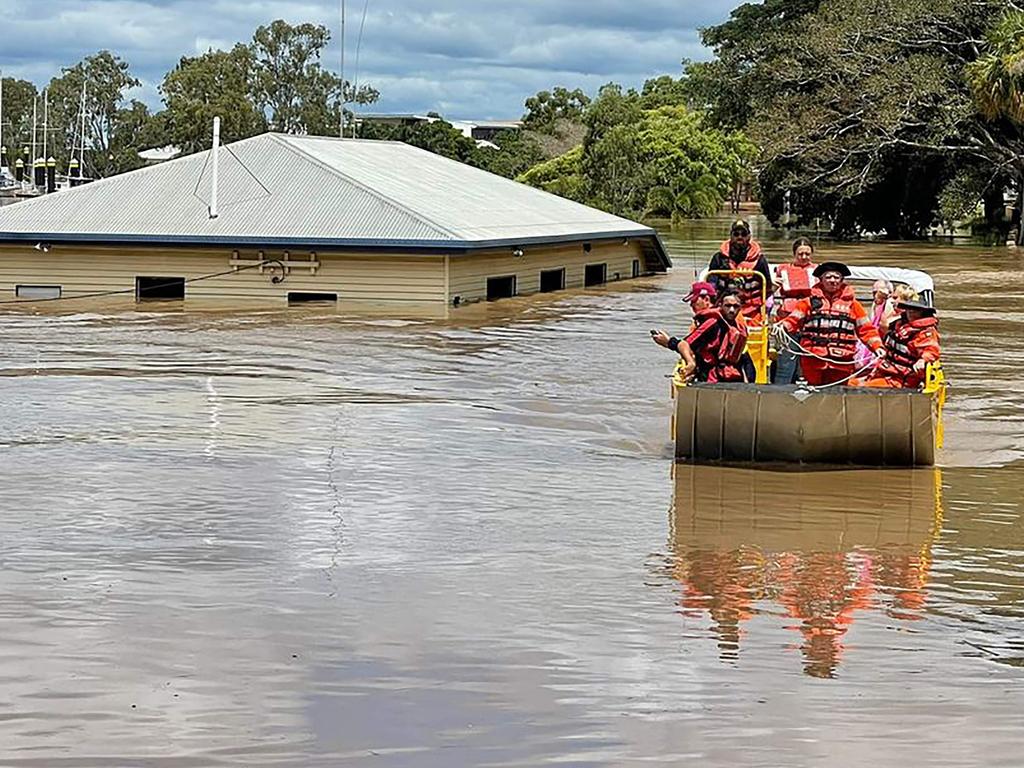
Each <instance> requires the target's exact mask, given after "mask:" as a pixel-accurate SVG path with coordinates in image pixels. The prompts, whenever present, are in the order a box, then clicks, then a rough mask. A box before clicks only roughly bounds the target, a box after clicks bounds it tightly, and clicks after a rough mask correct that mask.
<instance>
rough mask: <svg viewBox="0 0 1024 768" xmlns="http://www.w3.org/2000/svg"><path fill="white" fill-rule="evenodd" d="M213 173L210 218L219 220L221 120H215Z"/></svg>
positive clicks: (216, 118) (217, 118)
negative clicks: (218, 192) (218, 173)
mask: <svg viewBox="0 0 1024 768" xmlns="http://www.w3.org/2000/svg"><path fill="white" fill-rule="evenodd" d="M211 151H212V153H213V173H212V174H211V177H212V180H213V190H212V191H211V192H210V218H211V219H216V218H217V171H218V170H220V169H219V167H218V163H219V161H220V118H219V117H215V118H213V149H212V150H211Z"/></svg>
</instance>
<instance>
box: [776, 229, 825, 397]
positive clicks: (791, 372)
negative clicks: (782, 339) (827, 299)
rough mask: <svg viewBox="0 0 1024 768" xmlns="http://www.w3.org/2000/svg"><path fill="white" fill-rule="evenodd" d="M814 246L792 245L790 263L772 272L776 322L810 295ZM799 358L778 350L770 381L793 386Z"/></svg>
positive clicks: (801, 240) (802, 241)
mask: <svg viewBox="0 0 1024 768" xmlns="http://www.w3.org/2000/svg"><path fill="white" fill-rule="evenodd" d="M816 266H817V265H816V264H815V263H814V244H813V243H812V242H811V241H810V240H808V239H807V238H806V237H801V238H798V239H797V240H794V241H793V260H792V261H791V262H790V263H789V264H780V265H779V266H777V267H776V268H775V293H776V297H775V314H774V321H775V322H779V321H780V320H782V318H784V317H786V316H787V315H788V314H790V313H791V312H792V311H793V310H794V309H795V308H796V305H797V303H798V302H799V301H800V300H801V299H806V298H807V297H808V296H810V295H811V288H812V287H813V286H814V283H815V282H816V280H815V278H814V269H815V267H816ZM799 363H800V358H799V357H798V356H797V354H796V352H794V351H793V350H792V349H790V348H789V347H786V346H784V347H783V348H782V349H780V350H779V354H778V357H777V358H776V361H775V370H774V374H773V378H772V381H773V382H774V383H776V384H792V383H793V382H794V381H796V375H797V371H798V370H799V367H800V366H799Z"/></svg>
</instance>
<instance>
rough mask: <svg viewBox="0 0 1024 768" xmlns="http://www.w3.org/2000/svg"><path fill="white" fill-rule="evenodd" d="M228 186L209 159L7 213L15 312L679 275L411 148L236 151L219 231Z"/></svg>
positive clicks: (648, 251) (478, 174)
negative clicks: (116, 298) (77, 302)
mask: <svg viewBox="0 0 1024 768" xmlns="http://www.w3.org/2000/svg"><path fill="white" fill-rule="evenodd" d="M212 174H213V164H212V162H211V153H210V152H201V153H198V154H195V155H189V156H187V157H183V158H179V159H176V160H170V161H168V162H164V163H160V164H159V165H153V166H149V167H146V168H142V169H140V170H137V171H132V172H130V173H126V174H122V175H120V176H114V177H110V178H107V179H101V180H99V181H96V182H93V183H92V184H88V185H86V186H82V187H77V188H74V189H69V190H67V191H65V192H62V193H61V194H58V195H49V196H46V197H41V198H38V199H35V200H30V201H27V202H24V203H21V204H19V205H16V206H10V207H5V208H4V209H3V210H2V211H0V296H4V295H6V296H7V297H11V298H14V297H17V296H40V295H61V296H74V295H77V294H84V293H92V292H99V291H110V290H125V291H128V292H130V293H131V297H133V298H134V299H135V300H142V299H149V298H160V299H170V300H185V301H189V302H192V301H201V300H218V301H224V300H239V301H252V302H258V301H262V302H282V303H283V302H299V301H307V300H326V301H334V302H337V303H338V305H339V306H340V307H345V306H349V307H353V308H354V307H356V306H359V305H362V306H366V305H390V304H394V305H406V306H408V305H413V304H416V305H430V306H432V307H434V308H443V307H449V306H458V305H460V304H463V303H466V302H472V301H477V300H481V299H497V298H504V297H507V296H514V295H517V294H529V293H536V292H538V291H556V290H561V289H563V288H581V287H584V286H592V285H600V284H602V283H605V282H607V281H613V280H620V279H626V278H630V277H637V276H640V275H645V274H650V273H653V272H663V271H665V269H666V268H667V267H669V266H670V261H669V257H668V255H667V253H666V252H665V249H664V247H663V246H662V243H661V241H660V240H659V238H658V236H657V233H656V232H655V231H654V230H653V229H651V228H649V227H646V226H643V225H640V224H636V223H634V222H632V221H628V220H626V219H622V218H619V217H617V216H613V215H611V214H608V213H604V212H603V211H599V210H595V209H593V208H588V207H587V206H584V205H580V204H578V203H574V202H572V201H569V200H565V199H563V198H560V197H557V196H555V195H551V194H548V193H546V192H543V191H540V190H537V189H533V188H532V187H528V186H525V185H522V184H518V183H516V182H513V181H510V180H508V179H505V178H502V177H500V176H495V175H493V174H490V173H487V172H485V171H482V170H480V169H477V168H473V167H471V166H468V165H463V164H461V163H458V162H456V161H454V160H449V159H447V158H444V157H441V156H439V155H435V154H432V153H430V152H427V151H425V150H421V149H417V148H414V147H411V146H408V145H406V144H402V143H398V142H385V141H365V140H352V139H337V138H321V137H312V136H289V135H283V134H273V133H268V134H263V135H261V136H256V137H253V138H250V139H245V140H243V141H239V142H235V143H234V144H230V145H227V146H225V147H224V148H222V150H221V152H220V162H219V164H218V176H219V183H218V188H217V206H216V213H217V215H216V217H215V218H213V217H211V206H212V202H213V200H212V197H213V187H212ZM270 259H273V260H274V262H273V263H267V264H264V265H263V266H262V267H258V265H260V264H261V263H262V262H264V261H266V260H270ZM218 272H227V273H228V274H225V275H222V276H219V277H216V278H213V279H203V280H195V278H197V277H203V276H206V275H211V274H214V273H218ZM282 272H283V273H284V274H283V277H284V279H283V280H279V281H274V280H272V279H271V278H272V277H274V278H280V277H281V276H282Z"/></svg>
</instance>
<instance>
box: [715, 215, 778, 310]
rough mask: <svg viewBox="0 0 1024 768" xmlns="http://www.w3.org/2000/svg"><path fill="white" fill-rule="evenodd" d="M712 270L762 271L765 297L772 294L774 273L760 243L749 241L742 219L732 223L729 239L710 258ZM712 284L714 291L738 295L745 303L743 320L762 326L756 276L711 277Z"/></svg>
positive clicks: (758, 284) (748, 226)
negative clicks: (730, 292)
mask: <svg viewBox="0 0 1024 768" xmlns="http://www.w3.org/2000/svg"><path fill="white" fill-rule="evenodd" d="M711 270H727V271H731V270H744V271H751V272H760V273H761V275H762V277H763V278H764V296H766V297H767V296H771V295H772V273H771V270H770V269H769V267H768V260H767V259H766V258H765V255H764V253H763V252H762V250H761V244H760V243H758V242H757V241H756V240H752V239H751V238H750V225H749V224H748V223H747V222H746V221H744V220H743V219H737V220H736V221H734V222H733V224H732V227H731V228H730V230H729V239H728V240H726V241H725V242H724V243H722V245H721V247H720V248H719V249H718V252H717V253H715V255H714V256H712V257H711V263H710V264H708V271H711ZM708 280H709V282H710V283H711V284H712V285H714V286H715V290H717V291H718V292H719V293H724V292H725V291H726V290H730V289H731V290H735V291H738V292H739V295H740V299H741V301H742V302H743V310H742V311H743V317H744V318H745V319H746V320H747V321H749V322H751V323H753V324H755V325H757V326H759V327H760V325H761V312H762V310H763V308H764V301H762V293H761V289H762V283H761V280H759V279H758V278H757V277H754V276H753V275H736V276H735V277H728V276H726V275H709V276H708Z"/></svg>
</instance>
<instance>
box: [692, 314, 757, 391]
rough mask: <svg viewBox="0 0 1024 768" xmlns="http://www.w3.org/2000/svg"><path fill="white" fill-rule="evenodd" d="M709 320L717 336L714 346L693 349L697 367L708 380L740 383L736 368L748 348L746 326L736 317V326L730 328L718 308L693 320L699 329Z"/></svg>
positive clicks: (740, 379) (741, 376)
mask: <svg viewBox="0 0 1024 768" xmlns="http://www.w3.org/2000/svg"><path fill="white" fill-rule="evenodd" d="M709 320H714V321H716V326H717V328H718V330H719V336H718V338H717V339H716V340H715V343H713V344H707V345H705V346H703V347H701V348H700V349H695V350H693V354H694V357H696V358H697V367H698V368H699V369H700V370H702V371H707V372H708V381H712V382H713V381H743V374H742V373H741V372H740V370H739V369H738V367H737V366H738V365H739V362H740V358H741V357H742V356H743V352H744V350H745V349H746V347H747V329H746V325H745V324H743V323H741V322H740V321H739V318H737V323H736V325H730V324H729V323H728V322H727V321H726V319H725V318H724V317H722V312H721V310H719V309H706V310H704V311H702V312H698V313H697V315H696V317H695V318H694V322H695V323H696V324H697V326H698V327H699V326H701V325H703V324H704V323H706V322H708V321H709Z"/></svg>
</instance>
